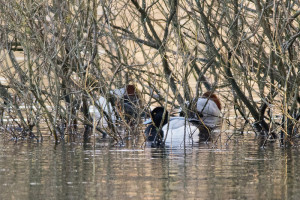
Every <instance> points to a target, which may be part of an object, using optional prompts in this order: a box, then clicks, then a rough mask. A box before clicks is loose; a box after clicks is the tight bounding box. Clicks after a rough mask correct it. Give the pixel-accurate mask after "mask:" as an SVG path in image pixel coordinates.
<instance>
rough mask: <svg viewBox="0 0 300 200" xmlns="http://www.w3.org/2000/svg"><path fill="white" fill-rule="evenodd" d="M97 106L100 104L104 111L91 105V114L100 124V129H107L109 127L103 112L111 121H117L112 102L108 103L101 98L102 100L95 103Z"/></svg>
mask: <svg viewBox="0 0 300 200" xmlns="http://www.w3.org/2000/svg"><path fill="white" fill-rule="evenodd" d="M95 104H98V106H99V107H100V108H102V111H101V110H98V108H97V107H96V106H95V105H91V106H89V113H90V115H91V116H92V118H93V119H94V120H95V121H97V122H99V126H100V127H102V128H106V127H107V126H108V123H107V120H106V117H105V114H104V113H103V111H104V112H105V113H106V114H107V115H108V116H110V117H111V120H112V121H113V122H115V121H116V115H115V114H114V112H113V109H112V105H111V103H110V102H107V100H106V99H105V98H104V97H102V96H100V98H99V99H98V100H97V101H96V102H95Z"/></svg>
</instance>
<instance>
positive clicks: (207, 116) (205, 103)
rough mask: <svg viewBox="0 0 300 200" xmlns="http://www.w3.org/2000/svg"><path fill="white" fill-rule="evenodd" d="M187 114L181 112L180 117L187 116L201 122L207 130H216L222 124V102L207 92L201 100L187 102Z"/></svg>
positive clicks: (213, 94)
mask: <svg viewBox="0 0 300 200" xmlns="http://www.w3.org/2000/svg"><path fill="white" fill-rule="evenodd" d="M186 105H187V108H188V109H187V112H186V114H185V113H184V112H183V111H181V112H180V116H187V117H189V118H194V119H197V120H200V121H201V122H202V125H203V126H204V127H207V128H215V127H216V126H218V124H219V122H220V114H221V109H222V105H221V101H220V99H219V98H218V96H217V95H216V94H215V93H213V92H211V91H207V92H205V93H204V94H203V95H202V96H201V97H200V98H198V99H197V101H196V100H193V101H192V102H191V103H190V102H187V103H186Z"/></svg>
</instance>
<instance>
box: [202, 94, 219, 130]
mask: <svg viewBox="0 0 300 200" xmlns="http://www.w3.org/2000/svg"><path fill="white" fill-rule="evenodd" d="M197 111H198V112H199V113H201V114H202V115H203V117H202V118H201V119H202V120H203V122H204V124H205V125H206V126H209V127H214V126H216V125H217V124H218V122H219V121H220V113H221V111H220V110H219V108H218V106H217V104H216V103H215V102H214V101H213V100H210V99H207V98H199V99H198V101H197Z"/></svg>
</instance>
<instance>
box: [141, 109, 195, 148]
mask: <svg viewBox="0 0 300 200" xmlns="http://www.w3.org/2000/svg"><path fill="white" fill-rule="evenodd" d="M150 116H151V119H149V120H147V121H145V122H144V124H149V125H148V127H147V128H146V130H145V136H146V139H147V141H151V142H152V144H151V146H152V147H158V146H163V145H164V144H163V140H165V139H166V140H167V142H170V141H172V140H173V141H175V140H178V141H180V143H181V142H182V140H183V139H184V136H185V137H187V138H189V137H191V136H192V135H197V134H195V133H199V130H198V128H197V126H195V125H194V123H195V122H198V121H197V120H195V119H191V120H190V119H186V118H185V117H169V113H168V111H167V110H166V109H165V108H164V107H156V108H155V109H154V110H153V111H152V112H151V114H150ZM159 128H160V129H159ZM167 132H168V135H167ZM165 137H166V138H165Z"/></svg>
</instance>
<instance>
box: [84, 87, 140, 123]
mask: <svg viewBox="0 0 300 200" xmlns="http://www.w3.org/2000/svg"><path fill="white" fill-rule="evenodd" d="M109 93H110V95H111V97H112V98H110V100H111V101H109V98H105V97H103V96H99V98H98V100H97V101H96V102H95V104H96V105H98V106H99V108H101V109H100V110H99V109H98V108H97V106H95V105H90V106H89V113H90V115H91V116H92V117H93V118H95V120H96V121H97V122H98V124H99V125H100V126H101V127H102V128H106V127H107V126H108V120H107V118H108V117H110V118H111V121H112V123H113V124H115V122H116V121H117V120H119V121H120V120H123V119H125V121H126V122H127V123H129V124H134V122H135V121H136V119H137V117H138V111H139V110H138V109H140V107H141V105H142V101H141V98H140V95H139V93H138V91H137V89H136V87H135V86H134V85H131V84H129V85H127V86H126V87H123V88H117V89H114V90H111V91H110V92H109ZM111 102H112V103H113V104H112V103H111Z"/></svg>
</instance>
